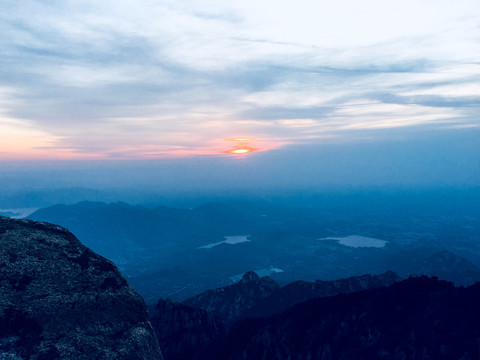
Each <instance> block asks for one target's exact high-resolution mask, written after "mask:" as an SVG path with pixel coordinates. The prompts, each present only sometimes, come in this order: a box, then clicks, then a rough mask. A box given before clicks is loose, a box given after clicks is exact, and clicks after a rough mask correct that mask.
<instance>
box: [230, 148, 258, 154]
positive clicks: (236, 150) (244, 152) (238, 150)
mask: <svg viewBox="0 0 480 360" xmlns="http://www.w3.org/2000/svg"><path fill="white" fill-rule="evenodd" d="M251 151H252V150H250V149H235V150H230V151H229V153H231V154H246V153H249V152H251Z"/></svg>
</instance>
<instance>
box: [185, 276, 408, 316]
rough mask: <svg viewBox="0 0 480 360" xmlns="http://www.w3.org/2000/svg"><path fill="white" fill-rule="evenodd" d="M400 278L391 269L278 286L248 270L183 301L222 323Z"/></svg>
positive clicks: (367, 287) (386, 283)
mask: <svg viewBox="0 0 480 360" xmlns="http://www.w3.org/2000/svg"><path fill="white" fill-rule="evenodd" d="M399 280H401V279H400V277H399V276H398V275H397V274H395V273H394V272H393V271H387V272H386V273H384V274H381V275H373V276H372V275H362V276H354V277H350V278H347V279H339V280H334V281H320V280H318V281H315V282H313V283H309V282H306V281H296V282H294V283H291V284H288V285H285V286H283V287H280V286H279V285H278V284H277V283H276V282H275V281H273V280H272V279H271V278H270V277H268V276H265V277H262V278H260V277H259V276H258V275H257V274H256V273H255V272H253V271H250V272H247V273H245V275H243V277H242V279H241V280H240V281H239V282H237V283H235V284H232V285H229V286H226V287H223V288H218V289H216V290H208V291H206V292H204V293H202V294H199V295H197V296H194V297H192V298H190V299H187V300H185V301H184V302H183V303H184V304H185V305H188V306H191V307H195V308H200V309H204V310H206V311H211V312H213V313H214V314H215V315H216V316H218V317H219V318H220V319H221V320H222V321H223V322H224V323H225V324H226V325H232V324H233V323H234V322H236V321H237V320H239V319H242V318H245V317H261V318H263V317H269V316H271V315H273V314H276V313H281V312H283V311H285V310H286V309H288V308H289V307H291V306H293V305H295V304H298V303H300V302H303V301H305V300H309V299H313V298H317V297H327V296H333V295H337V294H346V293H351V292H355V291H360V290H366V289H374V288H378V287H383V286H390V285H392V284H394V283H395V282H396V281H399Z"/></svg>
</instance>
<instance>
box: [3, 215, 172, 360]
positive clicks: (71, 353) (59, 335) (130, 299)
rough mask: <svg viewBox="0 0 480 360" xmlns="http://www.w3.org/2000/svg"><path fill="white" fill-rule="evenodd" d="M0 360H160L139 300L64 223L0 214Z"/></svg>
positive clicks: (110, 267) (107, 264) (111, 268)
mask: <svg viewBox="0 0 480 360" xmlns="http://www.w3.org/2000/svg"><path fill="white" fill-rule="evenodd" d="M0 358H1V359H29V360H34V359H38V360H41V359H102V360H107V359H131V360H136V359H138V360H140V359H142V360H143V359H162V358H163V357H162V354H161V352H160V348H159V345H158V342H157V340H156V338H155V335H154V333H153V330H152V326H151V324H150V323H149V321H148V312H147V309H146V306H145V303H144V301H143V299H142V298H141V297H140V296H139V295H138V294H137V293H136V292H135V290H133V288H132V287H130V285H129V284H128V283H127V282H126V281H125V279H124V278H123V277H122V276H121V274H120V272H119V271H118V269H117V268H116V267H115V265H114V264H113V263H111V262H110V261H108V260H107V259H105V258H103V257H101V256H99V255H97V254H95V253H94V252H93V251H91V250H90V249H88V248H86V247H85V246H83V245H82V244H81V243H80V241H78V240H77V239H76V238H75V236H74V235H72V234H71V233H70V232H69V231H67V230H66V229H64V228H62V227H60V226H56V225H51V224H47V223H40V222H33V221H29V220H13V219H9V218H5V217H0Z"/></svg>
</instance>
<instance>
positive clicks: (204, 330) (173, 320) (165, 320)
mask: <svg viewBox="0 0 480 360" xmlns="http://www.w3.org/2000/svg"><path fill="white" fill-rule="evenodd" d="M150 316H151V318H150V319H151V323H152V326H153V329H154V330H155V334H156V335H157V339H158V341H159V343H160V346H161V348H162V351H163V354H164V356H165V358H166V359H167V360H184V359H185V360H186V359H191V357H192V355H193V354H194V353H195V352H198V351H199V350H201V349H202V348H203V347H204V346H205V345H206V344H208V343H210V342H212V341H213V340H214V339H216V338H218V337H221V336H223V335H225V327H224V325H223V324H222V323H221V322H220V321H219V320H218V319H217V318H216V317H215V316H214V315H213V313H211V312H209V311H205V310H202V309H196V308H192V307H189V306H186V305H183V304H180V303H175V302H172V301H171V300H160V301H159V302H158V304H157V305H156V307H155V309H154V310H153V311H151V314H150Z"/></svg>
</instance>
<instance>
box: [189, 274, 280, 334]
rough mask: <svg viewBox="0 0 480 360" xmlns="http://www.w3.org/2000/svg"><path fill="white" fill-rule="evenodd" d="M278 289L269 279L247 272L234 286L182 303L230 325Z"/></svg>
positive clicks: (208, 292)
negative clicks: (213, 315) (210, 313)
mask: <svg viewBox="0 0 480 360" xmlns="http://www.w3.org/2000/svg"><path fill="white" fill-rule="evenodd" d="M278 289H279V285H278V284H277V283H276V282H275V281H273V280H272V279H271V278H270V277H268V276H265V277H263V278H260V277H259V276H258V275H257V274H256V273H255V272H253V271H249V272H247V273H245V275H243V277H242V279H241V280H240V281H238V282H237V283H235V284H232V285H229V286H226V287H223V288H218V289H216V290H208V291H205V292H204V293H202V294H200V295H197V296H194V297H192V298H190V299H187V300H185V301H184V302H183V303H184V304H185V305H188V306H192V307H195V308H199V309H204V310H207V311H211V312H213V313H214V314H215V315H216V316H218V317H219V318H220V319H221V320H222V321H223V322H224V323H225V324H227V325H231V324H233V323H234V322H235V321H236V320H238V319H240V318H241V317H243V314H244V313H245V311H247V310H248V309H250V308H251V307H252V306H253V305H255V304H256V303H257V301H258V300H260V299H262V298H265V297H267V296H269V295H271V294H273V293H274V292H275V291H277V290H278Z"/></svg>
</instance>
